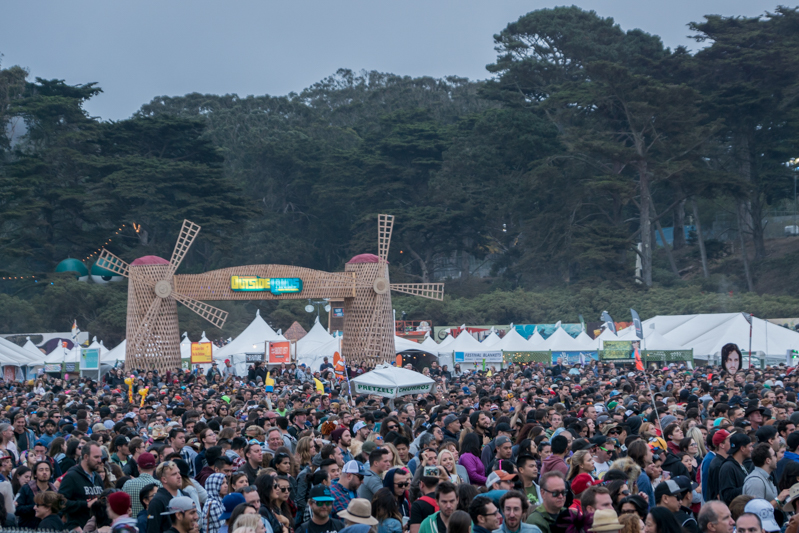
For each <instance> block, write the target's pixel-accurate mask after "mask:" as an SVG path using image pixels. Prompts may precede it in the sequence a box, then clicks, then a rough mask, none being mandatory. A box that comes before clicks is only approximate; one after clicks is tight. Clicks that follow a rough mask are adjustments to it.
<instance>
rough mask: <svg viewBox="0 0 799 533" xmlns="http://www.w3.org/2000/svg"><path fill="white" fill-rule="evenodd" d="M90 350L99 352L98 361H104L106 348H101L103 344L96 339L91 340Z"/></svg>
mask: <svg viewBox="0 0 799 533" xmlns="http://www.w3.org/2000/svg"><path fill="white" fill-rule="evenodd" d="M89 348H90V349H97V350H100V360H101V361H102V360H103V359H105V356H106V354H107V353H108V348H106V347H105V346H103V343H101V342H97V337H94V338H93V339H92V343H91V344H90V345H89Z"/></svg>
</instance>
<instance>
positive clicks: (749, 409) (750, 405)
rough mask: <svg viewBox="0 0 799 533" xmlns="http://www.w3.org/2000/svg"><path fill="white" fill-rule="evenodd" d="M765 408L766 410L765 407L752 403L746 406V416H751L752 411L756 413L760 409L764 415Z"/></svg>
mask: <svg viewBox="0 0 799 533" xmlns="http://www.w3.org/2000/svg"><path fill="white" fill-rule="evenodd" d="M765 410H766V408H765V407H758V406H757V405H754V404H752V403H750V404H749V407H747V408H746V412H745V413H744V416H749V415H751V414H752V413H756V412H758V411H759V412H760V414H761V415H762V414H763V412H764V411H765Z"/></svg>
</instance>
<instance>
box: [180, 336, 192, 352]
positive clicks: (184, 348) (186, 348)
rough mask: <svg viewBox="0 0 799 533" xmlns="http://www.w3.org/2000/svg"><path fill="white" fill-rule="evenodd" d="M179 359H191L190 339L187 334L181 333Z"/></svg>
mask: <svg viewBox="0 0 799 533" xmlns="http://www.w3.org/2000/svg"><path fill="white" fill-rule="evenodd" d="M180 358H181V359H190V358H191V339H189V332H188V331H184V332H183V340H182V341H180Z"/></svg>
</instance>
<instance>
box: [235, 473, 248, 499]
mask: <svg viewBox="0 0 799 533" xmlns="http://www.w3.org/2000/svg"><path fill="white" fill-rule="evenodd" d="M249 486H250V482H249V480H248V479H247V474H246V473H244V472H234V473H233V475H232V476H230V492H231V494H232V493H234V492H238V491H239V490H240V489H243V488H244V487H249Z"/></svg>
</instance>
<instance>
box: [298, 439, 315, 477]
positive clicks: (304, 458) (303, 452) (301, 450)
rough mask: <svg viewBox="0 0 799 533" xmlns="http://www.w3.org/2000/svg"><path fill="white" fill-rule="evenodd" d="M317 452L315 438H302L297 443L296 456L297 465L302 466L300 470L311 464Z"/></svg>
mask: <svg viewBox="0 0 799 533" xmlns="http://www.w3.org/2000/svg"><path fill="white" fill-rule="evenodd" d="M316 451H317V450H316V442H314V440H313V437H302V438H301V439H300V440H298V441H297V447H296V449H295V453H294V456H295V460H296V462H297V464H298V465H299V466H300V470H302V469H304V468H306V467H307V466H308V465H310V464H311V461H312V460H313V456H314V455H316Z"/></svg>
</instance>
